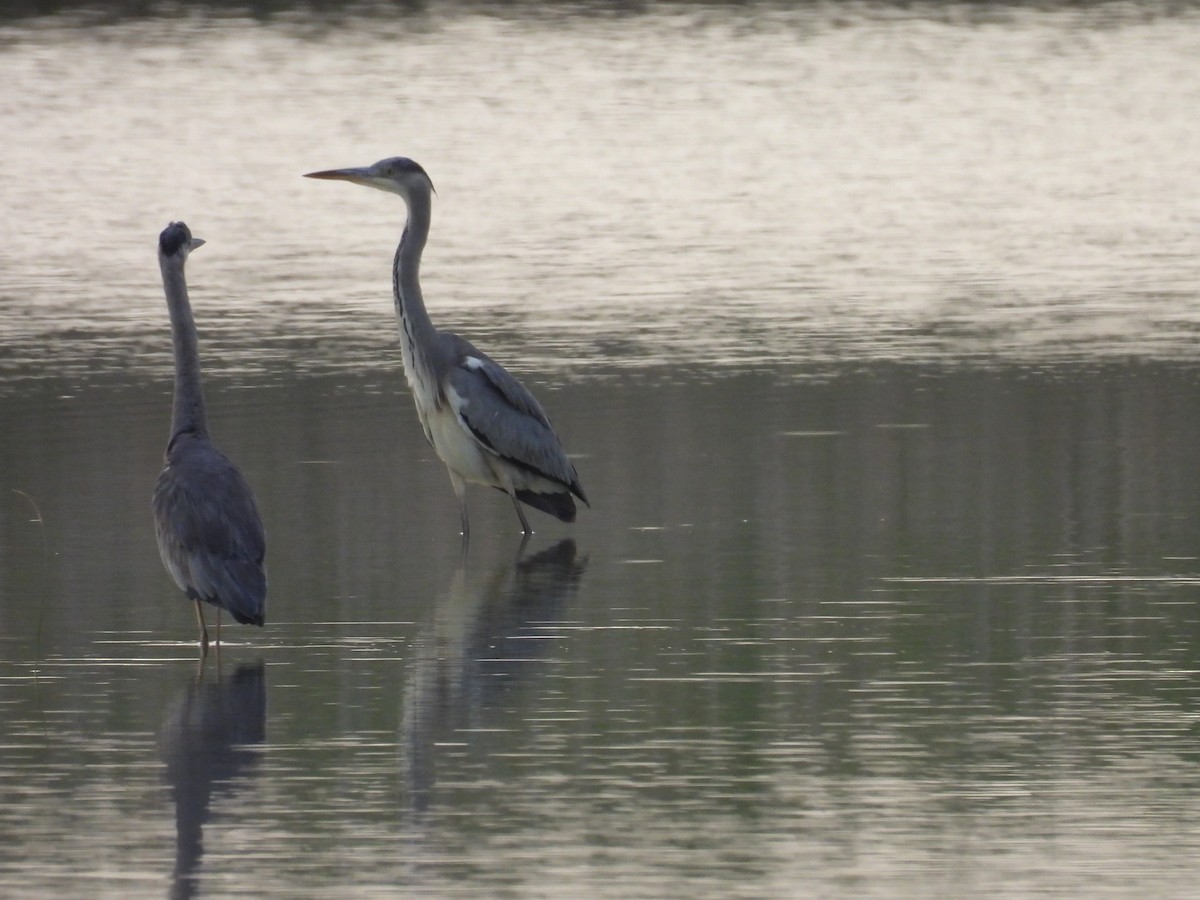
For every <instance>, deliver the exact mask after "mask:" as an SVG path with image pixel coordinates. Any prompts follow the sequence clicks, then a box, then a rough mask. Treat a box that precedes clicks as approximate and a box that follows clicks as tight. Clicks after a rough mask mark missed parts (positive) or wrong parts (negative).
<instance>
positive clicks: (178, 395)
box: [153, 222, 267, 651]
mask: <svg viewBox="0 0 1200 900" xmlns="http://www.w3.org/2000/svg"><path fill="white" fill-rule="evenodd" d="M203 243H204V241H203V240H201V239H200V238H196V237H192V233H191V231H189V230H188V227H187V225H185V224H184V223H183V222H172V223H171V224H170V225H168V226H167V227H166V228H165V229H163V232H162V234H161V235H159V238H158V264H159V268H161V269H162V278H163V291H164V292H165V293H166V296H167V310H168V311H169V313H170V316H171V338H172V342H173V343H174V347H175V399H174V402H173V404H172V411H171V436H170V439H169V440H168V442H167V452H166V461H165V464H164V465H163V470H162V472H161V473H160V474H159V476H158V483H157V484H155V486H154V504H153V505H154V530H155V533H156V535H157V537H158V552H159V555H160V556H161V557H162V561H163V565H164V566H166V569H167V571H168V572H169V573H170V574H171V577H172V578H173V579H175V583H176V584H177V585H179V587H180V589H181V590H182V591H183V592H184V593H186V594H187V596H188V598H189V599H190V600H193V601H194V602H195V604H196V619H197V621H198V622H199V623H200V644H201V647H202V648H203V649H204V650H205V651H207V650H208V629H207V628H206V627H205V625H204V612H203V609H202V608H201V605H200V604H201V601H203V602H205V603H211V604H212V605H213V606H215V607H217V643H218V644H220V641H221V610H222V609H225V610H228V611H229V614H230V615H232V616H233V618H234V619H235V620H236V621H238V622H241V623H243V624H251V625H258V626H261V625H262V624H263V620H264V619H263V607H264V605H265V602H266V596H267V575H266V572H265V571H264V569H263V556H264V555H265V551H266V540H265V538H264V535H263V525H262V519H261V518H260V517H259V514H258V507H257V505H256V504H255V502H254V494H253V493H252V492H251V490H250V486H249V485H248V484H247V483H246V479H245V478H243V477H242V473H241V472H239V471H238V470H237V467H236V466H234V464H233V463H232V462H230V461H229V457H227V456H226V455H225V454H224V453H222V452H221V451H220V450H218V449H217V448H216V446H214V444H213V442H212V440H211V438H209V435H208V416H207V414H206V412H205V408H204V391H203V389H202V388H201V385H200V354H199V349H198V342H197V337H196V323H195V320H194V319H193V318H192V307H191V304H190V303H189V302H188V289H187V281H186V279H185V278H184V273H183V269H184V264H185V263H186V262H187V258H188V254H190V253H191V252H192V251H193V250H195V249H196V248H197V247H199V246H200V245H201V244H203Z"/></svg>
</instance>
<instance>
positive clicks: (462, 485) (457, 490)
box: [447, 467, 471, 544]
mask: <svg viewBox="0 0 1200 900" xmlns="http://www.w3.org/2000/svg"><path fill="white" fill-rule="evenodd" d="M447 471H450V469H449V467H447ZM450 486H451V487H452V488H454V496H455V497H457V498H458V513H459V515H460V516H462V539H463V543H464V544H465V543H466V542H467V541H468V540H469V539H470V537H471V526H470V525H468V524H467V483H466V482H465V481H463V480H462V479H461V478H460V477H459V476H458V475H457V474H456V473H455V472H453V471H450Z"/></svg>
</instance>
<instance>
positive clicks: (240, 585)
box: [217, 560, 267, 628]
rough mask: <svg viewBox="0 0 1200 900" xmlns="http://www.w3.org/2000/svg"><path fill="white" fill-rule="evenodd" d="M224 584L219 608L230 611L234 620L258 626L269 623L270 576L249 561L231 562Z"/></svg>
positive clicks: (226, 569) (220, 593)
mask: <svg viewBox="0 0 1200 900" xmlns="http://www.w3.org/2000/svg"><path fill="white" fill-rule="evenodd" d="M225 576H226V577H225V579H224V582H225V583H224V584H223V585H221V590H220V591H219V593H218V594H217V596H218V597H219V598H220V600H219V601H218V603H219V605H220V606H223V607H225V609H227V610H229V614H230V615H231V616H233V618H234V621H236V622H240V623H241V624H243V625H257V626H259V627H260V628H261V627H262V625H263V622H265V621H266V615H265V607H266V602H267V573H266V572H265V571H263V567H262V566H261V565H258V564H256V563H253V562H250V561H248V560H238V561H236V562H230V563H229V564H228V565H227V566H226V567H225Z"/></svg>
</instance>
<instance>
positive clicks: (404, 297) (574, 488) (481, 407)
mask: <svg viewBox="0 0 1200 900" xmlns="http://www.w3.org/2000/svg"><path fill="white" fill-rule="evenodd" d="M305 177H307V178H325V179H334V180H339V181H349V182H351V183H353V184H361V185H365V186H366V187H373V188H377V189H379V190H381V191H387V192H388V193H391V194H399V195H400V197H401V198H403V200H404V203H405V206H406V207H407V209H408V221H407V224H406V225H405V228H404V232H403V234H402V235H401V237H400V246H398V247H397V248H396V256H395V259H394V260H393V263H392V297H393V300H394V301H395V304H396V316H397V318H398V320H399V325H400V356H401V358H402V359H403V361H404V375H405V377H406V378H407V379H408V385H409V387H410V388H411V389H412V395H413V400H414V402H415V403H416V406H417V418H419V419H420V420H421V427H422V428H423V429H424V430H425V437H426V439H427V440H428V441H429V443H430V444H431V445H433V449H434V450H435V451H436V452H437V455H438V458H440V459H441V460H442V462H444V463H445V464H446V469H447V470H448V471H449V473H450V484H451V485H452V486H453V488H454V494H455V496H456V497H458V507H459V514H460V516H461V517H462V535H463V540H464V541H466V540H467V539H468V536H469V526H468V524H467V499H466V484H467V483H468V482H470V483H473V484H483V485H487V486H489V487H494V488H496V489H498V490H501V491H504V492H505V493H506V494H508V495H509V496H510V497H511V498H512V502H513V506H514V508H515V509H516V510H517V516H518V517H519V518H520V520H521V528H522V530H523V531H524V532H525V534H527V535H528V534H530V533H531V531H532V529H530V527H529V522H528V521H527V520H526V519H525V512H524V510H522V509H521V504H522V503H525V504H527V505H529V506H532V507H533V508H534V509H540V510H541V511H542V512H544V513H549V514H550V515H552V516H555V517H556V518H558V519H561V520H562V521H564V522H573V521H575V501H574V499H572V498H573V496H574V497H578V498H579V499H580V500H582V501H583V502H584V503H585V504H586V503H587V502H588V501H587V496H586V495H585V494H584V492H583V486H582V485H581V484H580V483H579V475H578V474H577V473H576V472H575V466H574V465H573V464H572V463H571V461H570V460H569V459H568V458H567V454H566V451H564V450H563V447H562V443H561V442H560V441H559V439H558V435H557V434H555V432H554V428H553V427H552V426H551V425H550V420H549V419H548V418H547V417H546V413H545V411H544V410H543V409H542V407H541V404H539V403H538V402H537V400H536V399H535V398H534V396H533V394H531V393H530V392H529V391H528V390H527V389H526V388H525V386H524V385H523V384H521V382H519V381H518V380H517V379H516V378H514V377H513V376H512V375H511V374H509V372H508V370H507V369H505V368H504V367H503V366H501V365H500V364H499V363H498V362H496V361H495V360H493V359H492V358H491V357H489V356H488V355H487V354H486V353H483V352H482V351H480V350H478V349H476V348H475V347H474V346H473V345H472V344H471V343H470V342H469V341H466V340H464V339H463V338H461V337H459V336H458V335H456V334H451V333H450V332H448V331H438V330H437V329H436V328H434V327H433V323H432V322H431V321H430V320H429V314H428V313H427V312H426V311H425V300H424V298H423V297H422V294H421V281H420V277H419V275H420V267H421V253H422V251H423V250H424V249H425V242H426V240H427V239H428V237H429V222H430V218H431V215H432V210H433V182H432V181H431V180H430V178H429V176H428V175H427V174H426V173H425V170H424V169H423V168H421V166H419V165H418V164H417V163H415V162H413V161H412V160H411V159H407V158H405V157H402V156H397V157H392V158H391V159H381V160H380V161H379V162H377V163H375V164H374V165H371V166H366V167H363V168H353V169H329V170H326V171H323V172H310V173H309V174H308V175H306V176H305Z"/></svg>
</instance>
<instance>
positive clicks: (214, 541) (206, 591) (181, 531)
mask: <svg viewBox="0 0 1200 900" xmlns="http://www.w3.org/2000/svg"><path fill="white" fill-rule="evenodd" d="M154 524H155V532H156V534H157V536H158V550H159V553H160V555H161V556H162V560H163V564H164V565H165V566H166V567H167V570H168V571H169V572H170V573H171V576H172V577H173V578H174V579H175V583H176V584H178V585H179V587H180V588H181V589H182V590H183V591H185V592H186V593H187V595H188V596H189V597H192V598H194V599H199V600H204V601H206V602H208V603H211V604H213V605H214V606H219V607H222V608H223V609H227V610H228V611H229V613H230V614H231V615H232V616H233V617H234V619H235V620H237V621H238V622H242V623H245V624H253V625H262V624H263V621H264V608H265V605H266V594H267V576H266V571H265V570H264V568H263V558H264V556H265V553H266V539H265V535H264V533H263V525H262V519H261V518H260V517H259V514H258V507H257V506H256V504H255V502H254V495H253V493H252V492H251V490H250V486H249V485H248V484H247V483H246V480H245V479H244V478H243V477H242V474H241V472H239V471H238V470H237V468H236V467H235V466H234V465H233V463H232V462H230V461H229V458H228V457H226V456H225V454H224V453H222V452H221V451H220V450H218V449H217V448H216V447H215V446H213V444H212V442H211V441H209V440H208V439H207V438H203V437H198V436H195V435H192V434H189V433H186V432H185V433H181V434H177V435H176V436H175V437H174V438H173V439H172V440H171V443H170V445H169V446H168V447H167V461H166V465H165V466H164V467H163V470H162V472H161V474H160V475H159V476H158V483H157V484H156V485H155V488H154Z"/></svg>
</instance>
